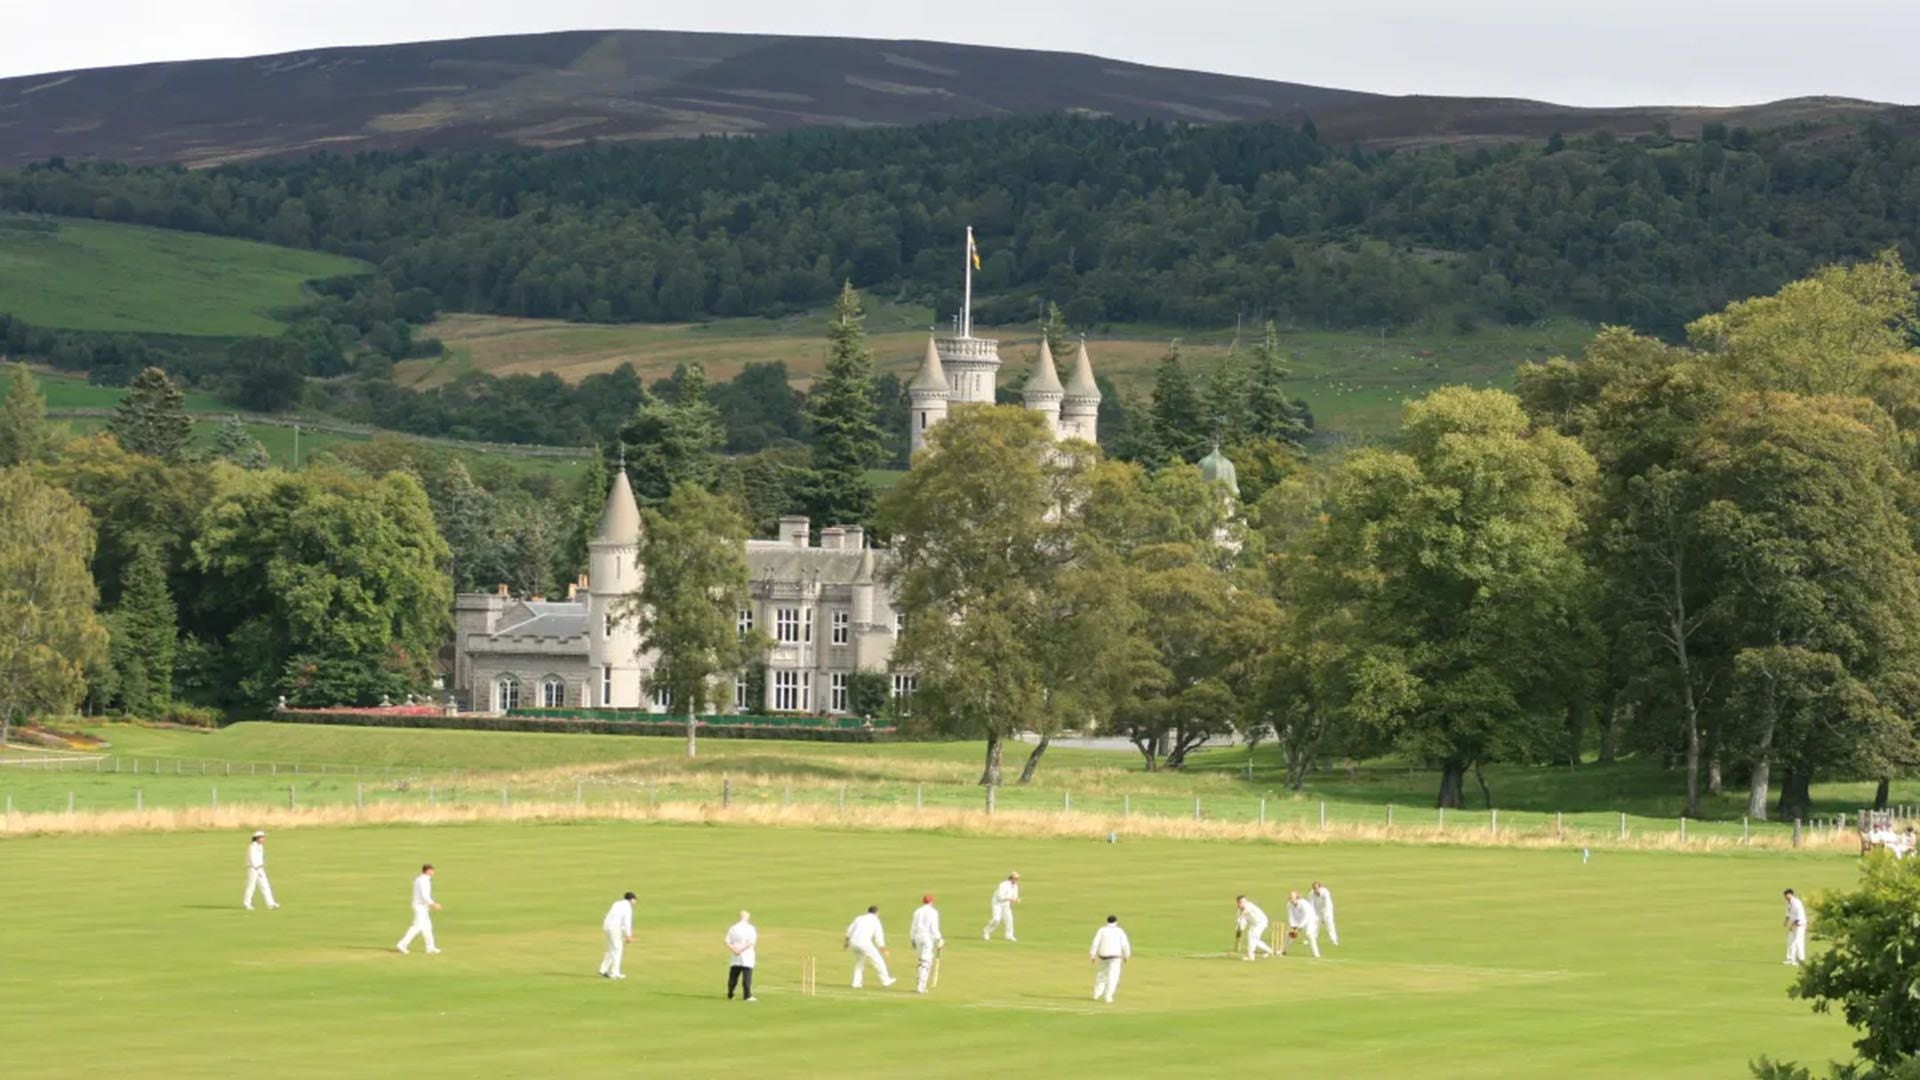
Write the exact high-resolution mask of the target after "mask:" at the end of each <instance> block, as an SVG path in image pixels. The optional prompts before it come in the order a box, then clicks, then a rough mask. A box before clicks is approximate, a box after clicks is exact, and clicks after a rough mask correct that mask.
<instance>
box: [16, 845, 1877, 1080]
mask: <svg viewBox="0 0 1920 1080" xmlns="http://www.w3.org/2000/svg"><path fill="white" fill-rule="evenodd" d="M245 843H246V841H245V837H244V835H243V834H242V833H241V832H235V833H232V834H225V833H140V834H135V833H126V834H118V835H101V836H65V837H29V838H18V837H15V838H8V839H4V840H0V860H4V863H5V866H6V869H7V880H8V881H9V882H10V883H13V885H14V887H13V888H10V889H9V890H8V894H9V899H8V913H7V914H8V926H9V932H8V948H7V956H6V963H4V964H0V1045H4V1046H5V1047H6V1050H5V1057H6V1067H5V1068H6V1073H7V1075H8V1076H10V1077H64V1076H71V1075H74V1074H75V1072H77V1071H80V1070H82V1069H84V1068H87V1067H89V1063H94V1064H104V1063H112V1064H113V1065H114V1067H116V1068H121V1069H131V1070H134V1071H137V1072H138V1073H139V1075H142V1076H156V1077H172V1076H180V1077H189V1076H191V1077H199V1076H210V1075H236V1076H237V1075H243V1074H245V1075H272V1076H280V1077H303V1076H313V1077H323V1076H324V1077H331V1076H341V1075H375V1074H378V1075H408V1076H435V1077H438V1076H446V1077H473V1076H615V1075H646V1076H687V1077H711V1076H725V1075H752V1076H757V1077H784V1076H820V1075H852V1076H915V1077H976V1076H981V1075H988V1074H997V1073H1009V1072H1010V1073H1017V1074H1019V1075H1023V1076H1034V1077H1054V1076H1148V1075H1152V1076H1185V1075H1196V1076H1197V1075H1203V1074H1204V1075H1213V1076H1218V1075H1246V1076H1269V1075H1280V1074H1307V1075H1314V1074H1318V1075H1326V1076H1342V1077H1347V1076H1382V1077H1387V1076H1393V1077H1400V1076H1410V1075H1419V1076H1422V1077H1475V1078H1478V1077H1487V1076H1538V1075H1554V1076H1557V1077H1620V1076H1636V1077H1653V1076H1659V1077H1664V1076H1736V1075H1743V1073H1744V1067H1745V1063H1746V1062H1747V1061H1748V1060H1750V1059H1751V1058H1752V1057H1753V1056H1755V1055H1757V1054H1759V1053H1762V1052H1765V1053H1769V1054H1773V1055H1778V1056H1786V1057H1793V1058H1800V1059H1803V1060H1814V1061H1819V1060H1826V1059H1830V1058H1839V1057H1844V1056H1846V1055H1847V1046H1848V1042H1849V1039H1850V1035H1849V1032H1848V1030H1847V1028H1846V1027H1845V1026H1844V1024H1843V1023H1842V1022H1841V1020H1840V1019H1839V1018H1837V1017H1834V1016H1830V1015H1829V1016H1820V1015H1815V1014H1813V1013H1812V1012H1811V1011H1810V1010H1809V1009H1807V1007H1806V1006H1805V1004H1804V1003H1800V1002H1796V1001H1791V1000H1789V999H1788V998H1787V997H1786V994H1785V988H1786V986H1787V983H1788V981H1789V979H1790V972H1789V971H1788V969H1787V968H1785V967H1783V966H1781V964H1780V962H1779V958H1780V953H1781V950H1782V946H1783V941H1782V939H1781V936H1780V931H1779V929H1778V926H1779V914H1780V913H1779V910H1778V909H1779V893H1780V889H1781V888H1783V887H1785V886H1788V885H1791V886H1794V887H1796V888H1799V889H1801V890H1802V891H1817V890H1819V889H1822V888H1834V887H1840V886H1844V885H1846V884H1848V883H1849V882H1850V881H1851V880H1852V879H1853V877H1854V875H1855V873H1856V871H1855V865H1854V863H1853V861H1852V860H1850V859H1846V858H1839V857H1832V856H1810V855H1799V856H1796V855H1778V854H1775V855H1766V856H1762V855H1758V854H1720V855H1674V854H1657V853H1654V854H1638V853H1612V852H1606V853H1599V854H1596V855H1595V857H1594V859H1593V861H1592V862H1591V863H1587V864H1582V863H1581V862H1580V860H1579V858H1578V856H1577V855H1575V854H1573V853H1571V852H1567V851H1526V850H1502V849H1463V848H1423V847H1401V846H1374V845H1364V844H1350V845H1332V846H1325V847H1321V846H1315V847H1312V848H1290V847H1285V846H1279V845H1270V844H1255V843H1224V842H1192V841H1189V842H1179V841H1152V840H1141V841H1122V842H1121V843H1119V844H1114V845H1108V844H1103V843H1096V842H1088V841H1085V840H1057V839H1007V838H968V837H958V836H948V835H938V834H921V833H865V832H843V831H837V830H812V831H803V830H797V829H760V828H752V827H744V826H741V827H736V826H672V825H657V824H656V825H637V824H571V825H505V824H502V825H462V826H437V827H427V826H410V827H378V828H374V827H368V828H311V829H296V828H285V829H277V830H275V832H274V834H273V835H272V836H271V837H270V838H269V841H268V843H269V848H268V852H269V856H268V858H269V868H270V870H271V873H272V876H273V881H274V886H275V889H276V892H277V893H278V899H279V900H280V902H281V903H282V904H283V907H282V908H281V909H280V910H278V911H271V912H269V911H267V910H265V909H264V906H261V907H258V908H257V909H256V910H254V911H251V912H247V911H243V910H241V907H240V892H241V888H242V884H243V870H242V866H243V861H242V856H243V850H244V848H245ZM424 861H432V862H433V863H435V864H436V865H437V866H438V868H439V874H438V877H437V879H436V889H435V891H436V894H437V896H438V898H439V899H440V901H441V902H442V903H443V904H444V905H445V908H444V910H443V911H442V912H440V913H439V914H438V915H437V916H436V919H435V922H436V930H437V933H438V936H439V942H440V945H441V947H442V948H443V949H444V950H445V952H444V954H443V955H440V956H433V957H429V956H426V955H424V954H423V952H422V951H421V950H420V949H419V948H418V947H417V946H416V948H415V951H414V953H413V955H411V956H400V955H397V954H395V953H394V952H393V951H392V946H393V942H394V941H395V940H396V939H397V938H398V937H399V935H400V933H401V932H402V931H403V930H404V929H405V928H406V925H407V922H408V919H409V915H408V911H407V907H406V899H407V891H408V882H409V879H410V878H411V877H412V875H413V873H414V872H415V870H416V869H417V868H418V866H419V864H420V863H421V862H424ZM1013 869H1018V870H1019V871H1021V873H1022V876H1023V880H1024V886H1025V888H1024V893H1025V902H1024V903H1023V904H1022V905H1021V907H1020V909H1019V932H1020V941H1019V942H1018V943H1017V944H1008V943H1005V942H1001V941H995V942H992V943H986V942H982V941H981V940H980V938H979V937H978V936H977V935H978V933H979V927H980V925H981V924H982V923H983V922H984V921H985V916H986V910H985V909H986V900H987V896H988V893H989V892H990V890H991V889H992V887H993V884H994V883H995V881H997V880H998V879H999V878H1001V877H1003V876H1004V875H1005V874H1006V873H1007V872H1008V871H1009V870H1013ZM1315 878H1319V879H1323V880H1325V881H1326V882H1327V883H1328V884H1329V886H1330V887H1331V888H1332V890H1333V891H1334V894H1335V897H1336V900H1337V903H1338V918H1339V926H1340V931H1341V938H1342V941H1343V942H1344V944H1343V945H1341V946H1340V947H1339V948H1333V947H1331V946H1326V945H1323V948H1325V950H1326V953H1327V956H1326V959H1324V960H1320V961H1314V960H1311V959H1308V958H1306V957H1305V954H1304V952H1303V951H1302V952H1298V953H1296V955H1294V956H1291V957H1288V958H1285V959H1282V960H1275V961H1261V962H1259V963H1255V964H1248V963H1244V962H1241V961H1238V960H1233V959H1229V958H1228V957H1227V956H1226V955H1225V951H1226V949H1227V948H1228V945H1229V943H1230V941H1231V937H1232V917H1231V916H1232V905H1233V897H1234V895H1235V894H1237V893H1240V892H1246V893H1249V894H1251V895H1252V896H1253V897H1254V898H1255V899H1256V900H1259V901H1261V902H1262V903H1264V905H1265V906H1266V908H1267V910H1268V911H1269V912H1278V911H1280V909H1281V907H1282V902H1283V900H1284V897H1285V891H1286V890H1287V889H1289V888H1305V886H1306V885H1307V884H1308V882H1309V881H1310V880H1312V879H1315ZM627 889H632V890H634V891H635V892H636V893H638V894H639V897H640V899H639V915H638V918H637V919H636V930H637V937H638V940H637V941H636V943H635V944H634V945H633V946H631V947H630V949H629V953H628V960H627V970H628V973H629V976H630V977H629V979H628V981H626V982H624V983H613V982H607V981H604V980H601V979H598V978H596V977H595V976H594V968H595V965H596V964H597V962H598V960H599V954H600V948H601V936H600V932H599V920H600V918H601V916H602V914H603V913H604V912H605V910H606V907H607V905H608V904H609V903H610V902H611V901H612V900H613V899H614V898H615V897H616V896H617V895H618V894H619V893H620V892H622V891H624V890H627ZM928 891H931V892H933V893H935V894H936V895H937V896H938V897H939V900H940V904H941V907H942V908H943V910H944V913H945V931H946V936H947V939H948V943H949V944H948V947H947V950H946V953H945V957H944V959H943V962H942V973H941V984H940V987H939V989H938V990H937V991H936V992H935V993H934V994H932V995H930V996H928V997H924V998H923V997H918V996H916V995H914V994H912V993H911V992H909V990H910V986H911V984H910V983H908V982H906V981H904V980H905V979H906V978H907V977H908V976H909V975H910V974H911V966H912V965H911V962H910V960H909V957H908V950H907V948H906V945H905V940H904V939H905V932H906V923H907V920H908V917H909V915H910V913H911V910H912V907H913V906H914V904H915V903H916V902H917V901H918V898H919V896H920V894H921V893H923V892H928ZM868 904H879V905H880V907H881V915H882V917H883V919H884V920H885V922H886V926H887V930H888V932H889V940H890V942H891V944H892V946H893V964H894V968H895V973H896V975H897V976H899V977H901V978H902V979H903V981H902V983H901V984H900V985H899V986H896V987H894V988H893V989H891V990H881V989H878V988H876V985H875V983H874V982H872V981H871V980H870V982H869V988H868V989H867V990H865V991H862V992H859V993H855V992H853V991H851V990H849V989H848V988H847V987H846V978H847V975H848V971H849V968H848V965H847V963H846V961H845V956H844V954H843V953H842V952H841V951H840V950H839V947H838V946H839V943H840V934H841V931H842V928H843V927H844V926H845V925H846V923H847V922H848V921H849V920H850V919H851V918H852V916H853V915H854V914H855V913H857V912H858V911H860V910H862V909H863V908H865V906H866V905H868ZM741 907H747V908H751V909H753V911H754V913H755V918H756V921H757V923H758V924H759V925H760V927H761V932H762V937H761V945H760V973H759V985H758V987H757V990H758V994H759V997H760V1001H759V1002H758V1003H756V1004H753V1005H746V1004H742V1003H740V1002H737V1001H736V1002H728V1001H726V1000H725V999H724V998H723V996H722V993H723V986H724V979H725V973H726V966H727V962H726V956H727V954H726V953H725V951H724V949H722V947H721V945H720V938H721V935H722V933H723V932H724V930H725V929H726V927H727V925H728V924H729V923H730V922H731V921H732V919H733V917H734V913H735V910H736V909H737V908H741ZM1109 912H1113V913H1117V914H1118V915H1120V917H1121V919H1122V920H1123V923H1124V925H1125V926H1126V927H1127V928H1128V930H1129V931H1130V933H1131V935H1132V938H1133V943H1134V949H1135V959H1134V962H1133V963H1132V964H1131V965H1130V966H1129V967H1128V969H1127V971H1126V975H1125V979H1124V982H1123V983H1122V985H1121V988H1120V992H1119V995H1118V1000H1117V1001H1116V1003H1115V1004H1114V1005H1112V1006H1105V1005H1096V1004H1095V1003H1094V1002H1092V1001H1091V1000H1090V999H1089V994H1090V989H1091V978H1092V975H1091V968H1090V965H1089V963H1088V961H1087V956H1086V950H1087V943H1088V941H1089V939H1090V937H1091V935H1092V932H1093V930H1094V928H1095V927H1096V926H1097V925H1098V923H1099V922H1100V921H1101V920H1102V919H1103V918H1104V916H1105V915H1106V914H1107V913H1109ZM1816 931H1817V928H1816ZM1814 948H1815V949H1816V950H1818V949H1819V948H1820V945H1819V942H1818V938H1817V932H1816V939H1815V944H1814ZM806 956H815V957H817V958H818V961H819V988H820V989H819V994H818V995H817V996H815V997H811V998H808V997H802V996H800V995H799V994H798V993H797V985H796V984H797V981H798V975H799V970H800V964H801V960H802V958H803V957H806Z"/></svg>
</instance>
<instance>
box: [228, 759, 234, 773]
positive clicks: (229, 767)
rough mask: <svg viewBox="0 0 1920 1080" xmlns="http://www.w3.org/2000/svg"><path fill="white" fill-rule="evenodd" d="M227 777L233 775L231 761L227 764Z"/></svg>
mask: <svg viewBox="0 0 1920 1080" xmlns="http://www.w3.org/2000/svg"><path fill="white" fill-rule="evenodd" d="M227 775H228V776H232V775H233V762H231V761H229V762H227Z"/></svg>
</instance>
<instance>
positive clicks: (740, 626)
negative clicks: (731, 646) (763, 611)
mask: <svg viewBox="0 0 1920 1080" xmlns="http://www.w3.org/2000/svg"><path fill="white" fill-rule="evenodd" d="M733 625H734V629H736V630H738V631H740V636H741V637H746V636H747V635H748V634H751V633H753V609H752V608H750V607H743V608H741V609H740V614H739V616H738V617H737V618H736V619H735V620H734V624H733Z"/></svg>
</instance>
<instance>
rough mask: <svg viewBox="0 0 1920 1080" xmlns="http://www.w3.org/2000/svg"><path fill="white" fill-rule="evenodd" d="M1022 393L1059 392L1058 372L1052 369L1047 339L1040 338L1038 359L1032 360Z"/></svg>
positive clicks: (1050, 352) (1051, 351)
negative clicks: (1030, 372)
mask: <svg viewBox="0 0 1920 1080" xmlns="http://www.w3.org/2000/svg"><path fill="white" fill-rule="evenodd" d="M1021 393H1023V394H1029V395H1032V394H1058V393H1060V373H1059V372H1057V371H1055V370H1054V369H1053V350H1052V349H1051V348H1048V346H1047V339H1046V338H1044V337H1043V338H1041V339H1040V359H1038V360H1035V361H1034V362H1033V374H1032V375H1029V376H1027V385H1026V386H1025V388H1023V389H1022V390H1021Z"/></svg>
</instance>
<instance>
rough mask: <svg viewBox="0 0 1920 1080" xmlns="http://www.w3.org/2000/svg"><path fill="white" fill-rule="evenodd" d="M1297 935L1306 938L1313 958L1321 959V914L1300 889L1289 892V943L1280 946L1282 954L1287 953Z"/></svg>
mask: <svg viewBox="0 0 1920 1080" xmlns="http://www.w3.org/2000/svg"><path fill="white" fill-rule="evenodd" d="M1295 937H1304V938H1306V939H1307V948H1309V949H1312V950H1313V958H1314V959H1315V960H1318V959H1320V916H1319V915H1318V914H1316V913H1315V912H1314V910H1313V905H1312V904H1309V903H1307V902H1306V900H1305V899H1303V898H1302V897H1301V896H1300V890H1299V889H1295V890H1293V891H1292V892H1290V893H1288V894H1287V943H1286V944H1285V945H1282V946H1280V955H1281V956H1285V955H1287V948H1288V947H1289V946H1291V945H1292V944H1293V939H1294V938H1295Z"/></svg>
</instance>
